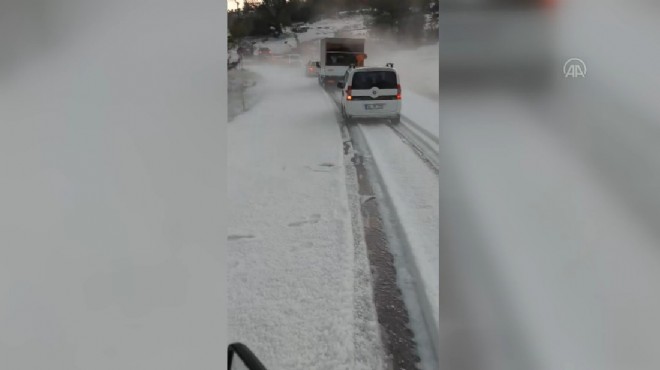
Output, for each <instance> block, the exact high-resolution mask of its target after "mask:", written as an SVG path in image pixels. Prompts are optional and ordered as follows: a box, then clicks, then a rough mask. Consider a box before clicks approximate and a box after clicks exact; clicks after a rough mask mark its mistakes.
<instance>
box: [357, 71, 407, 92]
mask: <svg viewBox="0 0 660 370" xmlns="http://www.w3.org/2000/svg"><path fill="white" fill-rule="evenodd" d="M396 85H397V83H396V73H394V72H392V71H369V72H366V71H365V72H356V73H355V74H353V81H352V82H351V87H352V88H353V89H356V90H368V89H371V88H372V87H377V88H379V89H396Z"/></svg>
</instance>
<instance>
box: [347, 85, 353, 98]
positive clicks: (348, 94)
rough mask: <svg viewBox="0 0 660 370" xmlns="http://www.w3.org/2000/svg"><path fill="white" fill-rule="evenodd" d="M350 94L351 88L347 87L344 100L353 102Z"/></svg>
mask: <svg viewBox="0 0 660 370" xmlns="http://www.w3.org/2000/svg"><path fill="white" fill-rule="evenodd" d="M352 93H353V88H352V87H350V86H349V87H348V88H347V89H346V100H353V96H352V95H351V94H352Z"/></svg>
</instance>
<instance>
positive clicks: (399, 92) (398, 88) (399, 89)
mask: <svg viewBox="0 0 660 370" xmlns="http://www.w3.org/2000/svg"><path fill="white" fill-rule="evenodd" d="M396 100H401V85H396Z"/></svg>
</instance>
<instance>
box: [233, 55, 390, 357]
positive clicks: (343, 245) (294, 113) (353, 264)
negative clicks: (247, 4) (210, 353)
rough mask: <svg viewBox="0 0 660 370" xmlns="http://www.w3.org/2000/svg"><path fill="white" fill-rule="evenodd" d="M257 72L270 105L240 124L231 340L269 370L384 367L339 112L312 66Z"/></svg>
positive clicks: (236, 124) (235, 145)
mask: <svg viewBox="0 0 660 370" xmlns="http://www.w3.org/2000/svg"><path fill="white" fill-rule="evenodd" d="M253 69H254V71H255V72H257V73H259V74H261V75H262V76H264V80H263V84H262V85H261V86H260V87H259V88H260V89H262V91H261V92H262V94H263V95H262V96H263V98H262V100H261V101H260V103H259V104H258V105H257V106H256V107H254V109H252V110H251V111H248V112H246V113H244V114H242V115H240V116H238V117H237V118H236V120H234V121H233V122H232V124H231V125H230V126H229V166H228V167H229V184H228V185H229V186H228V191H229V201H230V206H231V208H230V210H229V214H230V215H231V217H230V218H229V230H228V235H229V240H228V259H229V269H228V270H229V271H228V281H229V287H230V288H229V328H230V338H231V339H232V340H236V341H241V342H243V343H245V344H247V345H248V346H250V348H252V349H253V350H254V352H255V353H256V354H257V355H258V356H259V357H260V358H261V359H262V360H263V362H264V364H265V365H266V366H268V367H269V368H282V369H339V368H347V369H349V368H350V369H359V368H365V369H368V368H382V364H381V363H380V361H382V352H381V349H380V347H379V346H380V337H379V333H378V323H377V321H376V317H375V314H374V307H373V299H372V298H371V285H370V281H369V279H368V275H367V276H366V278H365V276H364V274H359V272H360V271H363V270H367V271H368V266H367V265H366V264H367V261H366V259H355V258H354V250H355V248H364V246H361V245H357V246H355V239H354V237H353V227H352V223H351V215H350V211H349V204H348V199H349V198H348V195H347V188H346V181H345V179H346V173H345V169H344V158H343V148H342V140H341V133H340V129H339V126H338V125H337V124H336V120H335V116H334V111H333V107H332V105H331V103H330V101H329V100H328V99H327V97H326V96H325V94H324V93H323V91H322V90H321V89H320V88H319V86H318V85H317V84H316V82H315V80H314V79H306V78H304V77H303V73H302V72H303V71H302V69H294V70H286V69H284V68H275V67H257V66H255V67H253ZM365 297H366V298H365ZM364 301H366V302H371V304H370V305H369V304H366V305H365V304H363V303H362V302H364Z"/></svg>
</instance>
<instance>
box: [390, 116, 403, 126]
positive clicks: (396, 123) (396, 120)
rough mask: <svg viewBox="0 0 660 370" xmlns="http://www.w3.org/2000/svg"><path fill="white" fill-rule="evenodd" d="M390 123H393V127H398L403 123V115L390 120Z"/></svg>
mask: <svg viewBox="0 0 660 370" xmlns="http://www.w3.org/2000/svg"><path fill="white" fill-rule="evenodd" d="M390 122H391V123H392V124H393V125H398V124H399V123H401V115H400V114H398V115H397V116H396V117H394V118H392V119H391V120H390Z"/></svg>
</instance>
